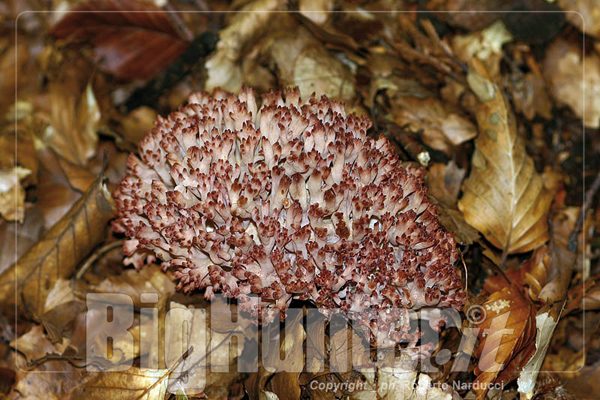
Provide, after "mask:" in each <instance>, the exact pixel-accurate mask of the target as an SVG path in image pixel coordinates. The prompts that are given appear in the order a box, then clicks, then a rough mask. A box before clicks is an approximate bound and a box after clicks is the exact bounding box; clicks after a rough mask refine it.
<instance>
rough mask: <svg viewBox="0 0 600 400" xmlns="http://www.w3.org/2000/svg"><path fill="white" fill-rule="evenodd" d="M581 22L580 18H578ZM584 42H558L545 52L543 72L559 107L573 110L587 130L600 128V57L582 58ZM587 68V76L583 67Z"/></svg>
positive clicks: (558, 39)
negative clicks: (562, 106)
mask: <svg viewBox="0 0 600 400" xmlns="http://www.w3.org/2000/svg"><path fill="white" fill-rule="evenodd" d="M577 18H579V16H577ZM583 51H584V49H583V48H582V45H581V41H575V42H568V41H566V40H565V39H563V38H557V39H556V40H555V41H554V42H552V44H551V45H550V46H548V48H547V49H546V55H545V58H544V64H543V72H544V78H545V79H546V81H547V82H548V84H549V86H550V92H551V94H552V96H553V97H554V100H555V101H556V102H557V103H558V104H559V105H567V106H569V107H571V109H572V110H573V112H574V113H575V115H577V116H578V117H579V118H582V119H583V122H584V123H585V126H587V127H590V128H598V127H600V95H599V93H600V55H598V54H597V53H595V52H593V51H592V52H587V54H586V55H585V56H584V55H583ZM584 64H585V74H584V70H583V67H584Z"/></svg>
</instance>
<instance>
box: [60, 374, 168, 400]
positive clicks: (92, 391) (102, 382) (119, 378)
mask: <svg viewBox="0 0 600 400" xmlns="http://www.w3.org/2000/svg"><path fill="white" fill-rule="evenodd" d="M168 374H169V370H165V369H159V370H155V371H154V370H141V369H140V368H137V367H131V368H130V369H128V370H127V371H123V372H102V373H98V374H96V375H95V378H94V379H92V380H90V381H89V382H87V383H85V384H84V385H82V386H81V387H78V388H77V389H76V390H75V391H73V393H72V395H71V399H85V400H105V399H111V400H131V399H136V400H154V399H163V398H165V395H166V393H167V382H168V380H167V379H166V376H167V375H168Z"/></svg>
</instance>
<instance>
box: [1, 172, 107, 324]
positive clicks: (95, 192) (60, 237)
mask: <svg viewBox="0 0 600 400" xmlns="http://www.w3.org/2000/svg"><path fill="white" fill-rule="evenodd" d="M103 179H104V177H103V175H100V176H99V177H98V178H97V179H96V182H94V184H93V185H92V186H91V187H90V189H89V190H88V192H87V193H86V194H85V196H83V197H82V198H81V199H80V200H79V201H78V202H77V203H75V205H74V206H73V207H72V208H71V210H70V211H69V212H68V213H67V214H66V215H65V216H64V217H63V218H61V220H60V221H58V223H57V224H56V225H54V226H53V227H52V228H51V229H50V230H49V231H48V232H46V234H45V235H44V236H43V237H42V239H41V240H40V241H39V242H37V243H36V244H35V245H34V246H33V247H32V248H31V249H30V250H29V251H28V252H27V253H26V254H25V255H24V256H23V257H21V259H19V261H18V262H17V263H16V264H15V265H13V266H11V267H10V268H8V269H7V270H6V271H4V272H3V273H2V275H0V304H2V306H3V308H2V309H3V310H6V311H8V312H9V313H11V312H14V310H15V301H17V305H18V310H17V311H18V312H19V313H24V312H27V313H30V314H33V315H34V316H37V317H39V316H41V314H42V313H43V312H44V304H45V302H46V298H47V297H48V294H49V293H50V291H51V289H52V287H53V286H54V283H55V282H56V281H57V280H58V279H60V278H63V279H66V278H68V277H70V276H71V275H72V274H73V272H74V271H75V268H76V267H77V266H78V265H79V262H80V261H81V260H82V259H83V257H85V256H86V255H87V254H88V253H89V252H90V251H91V250H92V249H93V248H94V247H95V246H96V245H97V244H98V243H100V242H101V241H102V240H104V238H105V230H106V226H107V222H108V221H109V219H110V218H111V217H112V215H113V205H112V198H111V197H110V194H109V193H108V191H107V189H106V186H105V185H104V183H103ZM15 288H16V289H17V294H16V295H15ZM11 310H12V311H11Z"/></svg>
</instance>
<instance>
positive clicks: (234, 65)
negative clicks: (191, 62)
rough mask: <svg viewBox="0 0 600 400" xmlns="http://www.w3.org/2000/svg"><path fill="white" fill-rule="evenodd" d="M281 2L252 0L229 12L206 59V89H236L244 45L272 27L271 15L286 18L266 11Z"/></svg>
mask: <svg viewBox="0 0 600 400" xmlns="http://www.w3.org/2000/svg"><path fill="white" fill-rule="evenodd" d="M284 5H285V2H284V1H282V0H258V1H252V2H250V3H248V4H247V5H245V6H244V7H243V8H242V9H241V10H240V12H239V13H235V14H234V15H233V17H232V18H231V21H230V23H229V25H228V26H227V27H226V28H225V29H223V30H221V32H220V33H219V38H220V40H219V43H217V49H216V50H215V52H214V54H213V55H212V56H211V57H210V58H209V59H208V60H207V61H206V69H207V72H208V79H207V81H206V89H207V90H211V89H214V88H216V87H220V88H222V89H224V90H229V91H232V92H237V91H239V90H240V88H241V87H242V83H243V82H244V79H243V76H244V72H243V69H242V63H241V60H242V59H245V58H246V57H248V53H249V51H247V50H248V49H247V47H250V46H251V45H255V42H256V41H258V40H260V38H261V36H263V35H264V34H265V32H266V31H267V30H269V29H271V28H272V25H273V24H274V22H273V21H274V19H276V18H286V16H285V14H278V13H273V12H270V11H275V10H280V9H282V7H283V6H284ZM253 72H254V73H256V71H253Z"/></svg>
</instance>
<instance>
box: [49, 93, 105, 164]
mask: <svg viewBox="0 0 600 400" xmlns="http://www.w3.org/2000/svg"><path fill="white" fill-rule="evenodd" d="M48 101H49V114H46V113H44V112H40V113H39V115H40V117H41V118H42V119H44V120H45V121H46V122H47V123H48V126H47V128H46V130H45V132H44V133H43V135H42V140H43V142H44V143H46V144H47V145H48V146H50V147H52V149H54V151H56V152H57V153H58V154H59V155H60V156H61V157H62V158H64V159H65V160H68V161H70V162H71V163H74V164H78V165H80V166H85V165H86V164H87V161H88V160H89V159H90V158H91V157H92V156H93V155H94V154H95V153H96V150H97V147H98V135H97V133H96V130H97V129H98V125H99V123H100V110H99V108H98V104H97V102H96V97H95V96H94V91H93V90H92V86H91V85H90V84H88V86H87V87H86V89H85V90H84V92H83V93H72V92H71V90H70V88H69V86H68V85H63V84H60V83H53V84H51V85H49V99H48Z"/></svg>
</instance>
